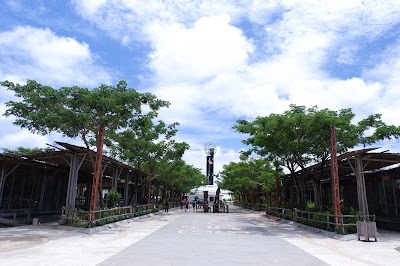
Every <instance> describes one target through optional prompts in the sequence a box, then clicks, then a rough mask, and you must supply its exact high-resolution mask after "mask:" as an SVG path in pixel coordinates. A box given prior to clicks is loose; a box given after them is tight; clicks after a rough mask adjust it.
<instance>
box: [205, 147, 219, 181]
mask: <svg viewBox="0 0 400 266" xmlns="http://www.w3.org/2000/svg"><path fill="white" fill-rule="evenodd" d="M216 151H217V149H216V146H215V145H214V144H212V143H207V144H206V145H205V146H204V152H205V153H206V154H207V163H206V166H207V168H206V169H207V177H208V184H209V185H214V154H215V152H216Z"/></svg>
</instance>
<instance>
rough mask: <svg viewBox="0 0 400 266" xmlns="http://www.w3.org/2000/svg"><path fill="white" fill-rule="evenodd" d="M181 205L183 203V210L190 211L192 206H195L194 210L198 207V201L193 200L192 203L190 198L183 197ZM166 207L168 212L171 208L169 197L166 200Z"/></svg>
mask: <svg viewBox="0 0 400 266" xmlns="http://www.w3.org/2000/svg"><path fill="white" fill-rule="evenodd" d="M180 205H181V210H182V211H183V210H185V212H186V211H190V207H192V208H193V211H194V210H195V208H196V202H195V201H193V202H192V203H190V202H189V200H188V199H182V200H181V202H180ZM164 207H165V209H164V211H165V212H168V210H169V200H168V199H167V200H166V201H165V205H164Z"/></svg>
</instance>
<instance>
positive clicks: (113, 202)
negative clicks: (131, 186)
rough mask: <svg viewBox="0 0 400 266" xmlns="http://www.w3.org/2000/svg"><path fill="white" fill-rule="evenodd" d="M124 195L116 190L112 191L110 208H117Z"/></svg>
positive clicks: (109, 196) (109, 202) (109, 199)
mask: <svg viewBox="0 0 400 266" xmlns="http://www.w3.org/2000/svg"><path fill="white" fill-rule="evenodd" d="M121 197H122V195H121V193H119V192H118V191H117V190H116V189H115V188H113V189H111V191H110V193H108V207H109V208H114V207H116V206H117V202H118V201H119V200H120V199H121Z"/></svg>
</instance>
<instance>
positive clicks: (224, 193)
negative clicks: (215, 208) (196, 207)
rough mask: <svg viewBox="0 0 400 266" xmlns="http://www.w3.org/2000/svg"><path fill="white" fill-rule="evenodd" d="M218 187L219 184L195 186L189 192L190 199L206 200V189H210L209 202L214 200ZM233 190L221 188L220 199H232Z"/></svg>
mask: <svg viewBox="0 0 400 266" xmlns="http://www.w3.org/2000/svg"><path fill="white" fill-rule="evenodd" d="M217 189H218V185H206V186H200V187H198V188H193V189H191V190H190V192H189V201H197V200H199V201H204V193H203V192H204V191H208V199H207V201H208V202H214V200H215V196H216V192H217ZM231 193H232V192H231V191H229V190H224V189H221V193H220V194H219V199H220V200H226V201H230V200H231V199H232V197H231Z"/></svg>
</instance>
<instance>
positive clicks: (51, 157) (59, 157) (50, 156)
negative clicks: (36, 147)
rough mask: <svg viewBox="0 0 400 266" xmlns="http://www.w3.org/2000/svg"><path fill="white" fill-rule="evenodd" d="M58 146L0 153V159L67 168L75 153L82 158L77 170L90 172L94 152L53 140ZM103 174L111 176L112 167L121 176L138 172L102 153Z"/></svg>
mask: <svg viewBox="0 0 400 266" xmlns="http://www.w3.org/2000/svg"><path fill="white" fill-rule="evenodd" d="M55 143H56V144H58V145H59V146H60V147H56V146H52V145H49V146H51V147H53V148H55V149H58V150H54V151H46V152H39V153H34V154H29V155H16V154H2V156H1V157H0V160H7V161H13V162H15V163H18V162H21V163H24V164H33V165H41V166H43V165H44V164H45V165H47V166H53V167H57V168H63V169H65V170H69V165H70V161H71V156H72V155H73V154H74V153H75V154H77V155H78V156H79V158H84V160H83V162H82V165H81V168H80V169H79V172H81V173H85V174H92V173H93V169H94V162H95V160H96V152H95V151H93V150H91V149H87V148H84V147H80V146H76V145H73V144H69V143H64V142H58V141H57V142H55ZM102 167H103V170H104V172H103V174H104V175H105V176H113V172H114V169H119V170H122V173H121V178H125V175H124V174H123V173H124V172H125V173H127V172H130V173H138V172H139V170H138V169H136V168H134V167H132V166H130V165H128V164H125V163H122V162H119V161H118V160H116V159H113V158H111V157H108V156H105V155H103V159H102Z"/></svg>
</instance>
